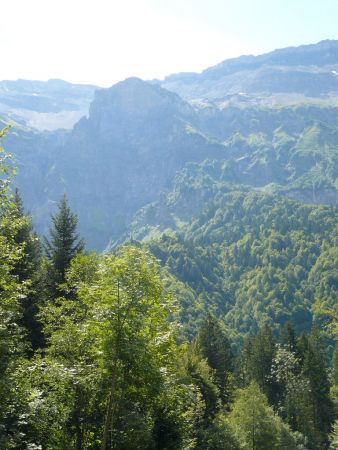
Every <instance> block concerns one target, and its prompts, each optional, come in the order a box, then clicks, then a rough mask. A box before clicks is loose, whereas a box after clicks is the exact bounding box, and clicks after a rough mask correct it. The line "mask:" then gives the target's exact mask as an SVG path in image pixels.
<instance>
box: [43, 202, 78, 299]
mask: <svg viewBox="0 0 338 450" xmlns="http://www.w3.org/2000/svg"><path fill="white" fill-rule="evenodd" d="M77 222H78V220H77V216H76V215H75V214H74V213H72V211H71V209H70V207H69V205H68V200H67V197H66V195H64V196H63V197H62V198H61V200H60V203H59V205H58V212H57V214H55V215H52V226H51V227H50V229H49V233H50V239H47V238H45V246H44V247H45V252H46V256H47V259H48V261H49V264H50V273H49V284H50V289H51V294H52V296H53V297H54V298H55V297H58V296H61V295H63V296H67V293H66V292H65V291H64V290H63V289H62V287H61V286H60V285H61V284H62V283H64V281H65V273H66V270H67V269H68V267H69V265H70V262H71V260H72V258H73V257H74V256H75V255H76V254H77V253H79V252H81V251H83V249H84V241H83V239H80V238H79V235H78V234H77V231H76V228H77Z"/></svg>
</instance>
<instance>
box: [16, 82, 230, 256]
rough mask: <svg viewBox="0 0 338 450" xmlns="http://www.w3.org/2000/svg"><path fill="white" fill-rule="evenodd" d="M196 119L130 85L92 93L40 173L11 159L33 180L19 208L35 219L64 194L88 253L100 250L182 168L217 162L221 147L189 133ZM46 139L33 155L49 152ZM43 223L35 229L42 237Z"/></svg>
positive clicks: (182, 106) (147, 88)
mask: <svg viewBox="0 0 338 450" xmlns="http://www.w3.org/2000/svg"><path fill="white" fill-rule="evenodd" d="M195 115H196V113H195V111H194V109H193V108H192V107H191V106H190V105H189V104H188V103H186V102H184V101H183V100H181V99H180V97H178V96H177V95H176V94H174V93H171V92H169V91H166V90H164V89H162V88H161V87H159V86H153V85H151V84H149V83H146V82H144V81H141V80H139V79H136V78H133V79H128V80H126V81H125V82H122V83H118V84H117V85H115V86H113V87H112V88H110V89H103V90H100V91H98V92H97V93H96V95H95V98H94V101H93V103H92V105H91V107H90V111H89V117H88V118H82V119H81V120H80V121H79V122H78V123H77V124H76V125H75V127H74V129H73V130H72V131H71V132H69V133H66V134H64V136H63V138H62V139H61V138H60V139H59V145H56V146H55V145H54V148H53V146H52V148H51V147H50V148H49V149H48V152H46V153H48V157H45V158H44V159H45V164H46V166H47V168H45V170H44V171H41V170H40V169H39V168H38V166H39V161H37V160H34V162H33V161H32V165H33V166H34V167H29V166H28V164H27V162H28V161H27V158H26V156H27V153H22V152H20V151H19V152H16V153H17V155H18V160H19V161H21V162H22V164H19V165H21V166H24V167H21V168H20V172H22V173H27V171H29V172H30V173H31V174H32V173H34V172H38V173H39V177H40V181H39V183H38V184H39V186H36V188H37V189H36V192H35V198H33V197H32V196H31V195H30V194H28V195H27V188H26V187H25V188H24V189H23V191H24V192H23V197H24V199H25V201H26V204H28V207H29V209H30V210H31V211H32V212H33V213H34V215H35V214H37V215H38V216H39V217H41V215H42V214H43V213H45V212H46V211H47V210H48V209H50V208H49V206H51V207H52V206H53V205H54V204H55V202H56V201H57V199H58V198H59V197H60V195H61V193H62V192H63V191H65V192H67V194H68V196H69V198H70V202H71V205H72V207H73V208H74V210H75V211H77V212H78V213H79V216H80V224H81V226H80V229H81V232H82V233H83V234H84V235H85V237H86V239H87V240H88V242H89V245H90V246H94V247H97V248H103V247H104V246H105V245H106V243H107V242H108V240H109V239H111V238H112V239H115V238H117V237H118V236H119V235H120V234H121V232H122V231H123V230H124V228H125V224H126V223H127V222H128V220H129V218H130V217H131V216H132V215H133V214H134V213H135V212H136V210H137V209H138V208H140V207H141V206H143V205H145V204H146V203H148V202H150V201H153V200H155V199H157V198H158V196H159V195H160V193H161V192H162V191H163V190H166V189H167V188H168V187H169V185H170V182H171V180H172V179H173V177H174V176H175V174H176V172H177V171H178V170H179V169H181V168H182V167H183V166H184V164H185V163H186V162H190V161H195V162H201V161H203V160H205V159H207V158H211V159H221V158H223V157H224V146H223V145H221V144H218V143H215V142H211V141H209V140H208V139H207V138H206V137H205V136H203V135H202V134H199V133H194V132H192V131H191V126H190V122H189V120H194V118H195ZM48 136H49V135H48V134H47V133H45V134H44V137H43V139H42V141H43V143H42V144H39V145H40V147H41V146H42V147H43V145H46V146H47V145H48V143H49V142H48ZM23 137H24V136H23V133H21V134H20V135H19V136H12V137H11V140H10V139H9V140H8V146H9V147H12V148H13V147H16V148H18V147H19V146H20V142H23ZM39 138H40V139H41V136H40V137H39ZM35 139H37V136H36V138H35ZM26 145H28V142H26ZM43 172H44V173H43ZM25 177H26V176H23V175H22V176H20V175H19V177H18V181H19V184H20V185H21V186H26V178H25ZM41 177H42V179H41ZM36 178H37V177H36ZM37 198H38V199H39V207H38V208H36V206H35V205H36V202H35V200H36V199H37ZM48 205H49V206H48ZM47 219H48V215H47ZM45 223H46V220H45V221H44V223H41V224H40V230H41V231H43V232H45V231H46V225H45Z"/></svg>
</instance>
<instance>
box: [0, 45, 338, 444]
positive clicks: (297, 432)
mask: <svg viewBox="0 0 338 450" xmlns="http://www.w3.org/2000/svg"><path fill="white" fill-rule="evenodd" d="M337 48H338V47H337V42H336V41H325V42H321V43H319V44H317V45H313V46H302V47H299V48H289V49H284V50H278V51H275V52H272V53H270V54H266V55H261V56H258V57H253V56H252V57H241V58H238V59H234V60H229V61H225V62H223V63H221V64H220V65H218V66H215V67H213V68H210V69H208V70H206V71H204V72H202V73H201V74H178V75H175V76H172V77H168V78H166V79H165V80H164V81H163V82H159V81H156V80H153V81H151V82H146V81H142V80H140V79H138V78H129V79H127V80H125V81H122V82H120V83H117V84H116V85H114V86H112V87H111V88H108V89H100V90H97V91H96V92H95V93H94V91H95V86H89V85H79V86H78V85H71V84H69V83H64V82H62V81H60V80H50V81H49V82H46V83H44V82H25V81H23V80H19V81H18V82H0V113H1V114H2V112H3V114H2V118H1V121H3V122H7V120H8V118H10V117H11V118H12V119H16V122H15V123H13V124H12V125H11V126H8V127H6V128H5V129H3V130H2V131H0V144H1V145H0V449H1V450H112V449H116V450H337V449H338V346H337V341H336V339H337V335H338V310H337V305H338V210H337V199H338V196H337V189H338V184H337V171H338V103H337V99H338V94H337V92H338V85H337V73H338V72H336V69H337V70H338V52H337ZM242 89H245V91H244V92H242ZM175 91H176V92H175ZM92 97H93V101H92V102H91V100H92ZM90 102H91V103H90ZM89 103H90V106H89ZM27 111H28V112H27ZM65 111H66V112H67V114H64V113H65ZM82 112H83V113H84V116H83V117H82V118H81V119H80V120H79V121H77V122H76V123H75V125H74V126H73V127H72V128H70V127H69V123H70V122H71V121H72V120H73V119H74V117H75V116H77V115H81V116H82ZM68 113H69V114H68ZM54 115H55V117H54V119H55V121H53V120H54V119H53V116H54ZM56 116H57V117H56ZM35 119H36V120H37V121H38V122H39V126H40V128H39V127H38V126H37V122H36V123H35V125H34V120H35ZM56 119H57V120H60V122H57V120H56ZM44 120H45V122H44ZM50 121H51V122H50ZM69 121H70V122H69ZM61 122H62V123H63V124H66V122H67V123H68V125H67V126H65V128H63V129H58V126H53V123H54V125H56V124H57V123H61ZM43 123H45V125H46V124H47V123H48V126H43ZM66 128H67V129H66ZM42 130H44V131H42ZM2 144H4V147H5V149H4V148H3V147H2ZM18 188H19V189H18Z"/></svg>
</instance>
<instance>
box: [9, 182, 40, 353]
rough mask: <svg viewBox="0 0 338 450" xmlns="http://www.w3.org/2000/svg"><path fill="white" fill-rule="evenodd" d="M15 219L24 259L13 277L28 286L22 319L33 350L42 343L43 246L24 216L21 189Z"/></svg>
mask: <svg viewBox="0 0 338 450" xmlns="http://www.w3.org/2000/svg"><path fill="white" fill-rule="evenodd" d="M14 204H15V210H14V211H15V216H16V217H17V219H18V220H19V221H20V222H19V223H20V226H19V227H18V229H17V231H16V233H15V236H14V240H15V242H16V243H17V244H18V245H19V246H21V248H22V255H21V258H20V259H19V260H18V261H17V262H16V264H15V267H14V269H13V274H14V275H15V276H16V277H18V280H19V281H20V282H21V283H26V284H27V288H28V289H27V295H26V296H25V297H24V298H23V299H22V319H21V321H20V324H21V325H22V326H23V327H25V329H26V331H27V337H28V340H29V342H30V344H31V347H32V349H36V348H38V347H40V346H41V345H42V343H43V336H42V332H41V324H40V323H39V321H38V319H37V314H38V310H39V308H38V303H39V302H41V299H42V293H41V290H42V289H41V272H40V264H41V246H40V242H39V239H38V237H37V235H36V234H35V233H34V232H33V227H32V224H31V221H30V220H29V218H28V217H27V216H26V215H25V212H24V207H23V203H22V199H21V196H20V193H19V190H18V189H15V192H14Z"/></svg>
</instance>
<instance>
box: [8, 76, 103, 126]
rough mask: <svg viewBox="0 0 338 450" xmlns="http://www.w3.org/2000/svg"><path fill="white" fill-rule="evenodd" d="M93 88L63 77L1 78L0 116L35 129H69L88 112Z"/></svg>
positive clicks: (94, 87)
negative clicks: (46, 79)
mask: <svg viewBox="0 0 338 450" xmlns="http://www.w3.org/2000/svg"><path fill="white" fill-rule="evenodd" d="M96 89H97V87H96V86H92V85H84V84H71V83H67V82H66V81H62V80H49V81H46V82H43V81H28V80H17V81H9V80H8V81H1V82H0V116H1V118H2V120H3V121H11V122H12V121H14V122H18V123H19V124H21V125H26V126H27V127H30V128H35V129H38V130H55V129H57V128H68V129H70V128H72V126H73V125H74V124H75V123H76V122H77V121H78V120H79V119H80V118H81V117H82V116H85V115H86V114H87V113H88V109H89V105H90V103H91V101H92V100H93V97H94V92H95V90H96Z"/></svg>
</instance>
